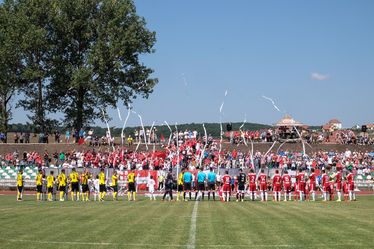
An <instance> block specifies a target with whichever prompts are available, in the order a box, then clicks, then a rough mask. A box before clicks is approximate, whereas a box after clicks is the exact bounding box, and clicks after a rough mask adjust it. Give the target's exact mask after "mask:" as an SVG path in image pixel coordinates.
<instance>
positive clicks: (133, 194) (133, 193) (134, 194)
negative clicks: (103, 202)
mask: <svg viewBox="0 0 374 249" xmlns="http://www.w3.org/2000/svg"><path fill="white" fill-rule="evenodd" d="M104 193H105V192H104ZM132 196H133V197H134V201H135V197H136V193H135V192H132Z"/></svg>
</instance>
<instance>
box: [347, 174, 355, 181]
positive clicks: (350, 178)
mask: <svg viewBox="0 0 374 249" xmlns="http://www.w3.org/2000/svg"><path fill="white" fill-rule="evenodd" d="M354 177H355V176H354V174H353V173H350V174H349V175H348V176H347V181H348V183H351V182H353V179H354Z"/></svg>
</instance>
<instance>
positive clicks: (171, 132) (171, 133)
mask: <svg viewBox="0 0 374 249" xmlns="http://www.w3.org/2000/svg"><path fill="white" fill-rule="evenodd" d="M164 123H165V124H166V125H167V127H168V128H169V131H170V135H169V141H168V145H170V140H171V136H172V135H173V130H172V129H171V128H170V126H169V124H168V122H166V121H164Z"/></svg>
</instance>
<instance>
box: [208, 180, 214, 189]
mask: <svg viewBox="0 0 374 249" xmlns="http://www.w3.org/2000/svg"><path fill="white" fill-rule="evenodd" d="M208 190H216V184H215V183H214V182H208Z"/></svg>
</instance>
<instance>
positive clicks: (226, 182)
mask: <svg viewBox="0 0 374 249" xmlns="http://www.w3.org/2000/svg"><path fill="white" fill-rule="evenodd" d="M222 182H223V185H226V186H229V185H231V176H229V175H224V176H223V178H222Z"/></svg>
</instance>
